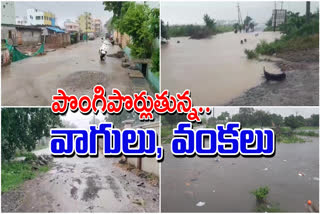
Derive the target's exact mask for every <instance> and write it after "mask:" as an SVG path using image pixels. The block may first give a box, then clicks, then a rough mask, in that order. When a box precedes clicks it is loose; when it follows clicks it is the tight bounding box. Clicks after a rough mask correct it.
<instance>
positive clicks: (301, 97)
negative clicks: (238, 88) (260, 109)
mask: <svg viewBox="0 0 320 214" xmlns="http://www.w3.org/2000/svg"><path fill="white" fill-rule="evenodd" d="M268 61H271V62H275V63H276V64H277V66H278V67H280V68H281V69H282V70H284V71H285V73H286V75H287V78H286V79H285V80H284V81H282V82H275V81H269V82H267V81H265V82H263V83H262V84H260V85H258V86H257V87H254V88H251V89H249V90H248V91H246V92H245V93H244V94H243V95H241V96H240V97H237V98H235V99H233V100H232V101H231V102H230V103H228V104H226V105H232V106H317V105H319V49H318V48H316V49H313V50H308V51H297V52H288V53H282V54H279V55H277V58H276V59H269V60H268Z"/></svg>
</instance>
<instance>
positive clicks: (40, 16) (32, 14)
mask: <svg viewBox="0 0 320 214" xmlns="http://www.w3.org/2000/svg"><path fill="white" fill-rule="evenodd" d="M27 19H28V25H46V26H55V22H56V18H55V15H54V14H53V13H50V12H46V11H42V10H38V9H33V8H32V9H28V10H27Z"/></svg>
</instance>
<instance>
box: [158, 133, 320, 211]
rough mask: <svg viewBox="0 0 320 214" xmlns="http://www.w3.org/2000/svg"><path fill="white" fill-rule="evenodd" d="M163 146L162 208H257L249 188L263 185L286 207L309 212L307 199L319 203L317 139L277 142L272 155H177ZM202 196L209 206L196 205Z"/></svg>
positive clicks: (270, 197) (272, 200) (276, 202)
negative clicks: (224, 156)
mask: <svg viewBox="0 0 320 214" xmlns="http://www.w3.org/2000/svg"><path fill="white" fill-rule="evenodd" d="M164 149H165V150H166V151H167V155H166V156H165V159H164V162H163V163H162V166H161V168H162V179H161V187H162V189H161V197H162V199H161V203H162V211H164V212H176V211H180V212H251V211H255V209H256V199H255V197H254V196H253V195H252V194H251V193H250V192H251V191H253V190H255V189H257V188H259V187H261V186H269V189H270V191H269V195H268V198H267V201H268V202H269V203H272V204H273V205H275V206H277V207H278V208H279V209H280V210H281V211H282V212H306V211H307V209H306V208H305V203H306V201H307V200H311V201H313V203H319V202H318V201H319V198H318V197H319V138H308V142H306V143H301V144H300V143H297V144H277V147H276V154H275V156H274V157H273V158H242V157H239V158H220V157H219V158H218V160H219V161H217V160H216V158H199V157H194V158H175V157H173V156H172V154H170V152H169V151H170V147H169V145H165V148H164ZM299 173H301V174H302V176H299ZM200 201H201V202H205V205H204V206H202V207H198V206H196V204H197V203H198V202H200Z"/></svg>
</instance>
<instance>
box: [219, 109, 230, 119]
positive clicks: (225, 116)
mask: <svg viewBox="0 0 320 214" xmlns="http://www.w3.org/2000/svg"><path fill="white" fill-rule="evenodd" d="M228 118H230V114H229V112H227V111H225V112H222V113H221V114H220V115H219V116H218V117H217V119H218V120H223V121H226V120H228Z"/></svg>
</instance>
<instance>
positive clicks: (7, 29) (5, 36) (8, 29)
mask: <svg viewBox="0 0 320 214" xmlns="http://www.w3.org/2000/svg"><path fill="white" fill-rule="evenodd" d="M9 32H11V33H9ZM10 34H11V38H9V35H10ZM16 38H17V30H16V28H15V27H9V26H1V39H8V40H9V42H10V44H13V42H15V40H16Z"/></svg>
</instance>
